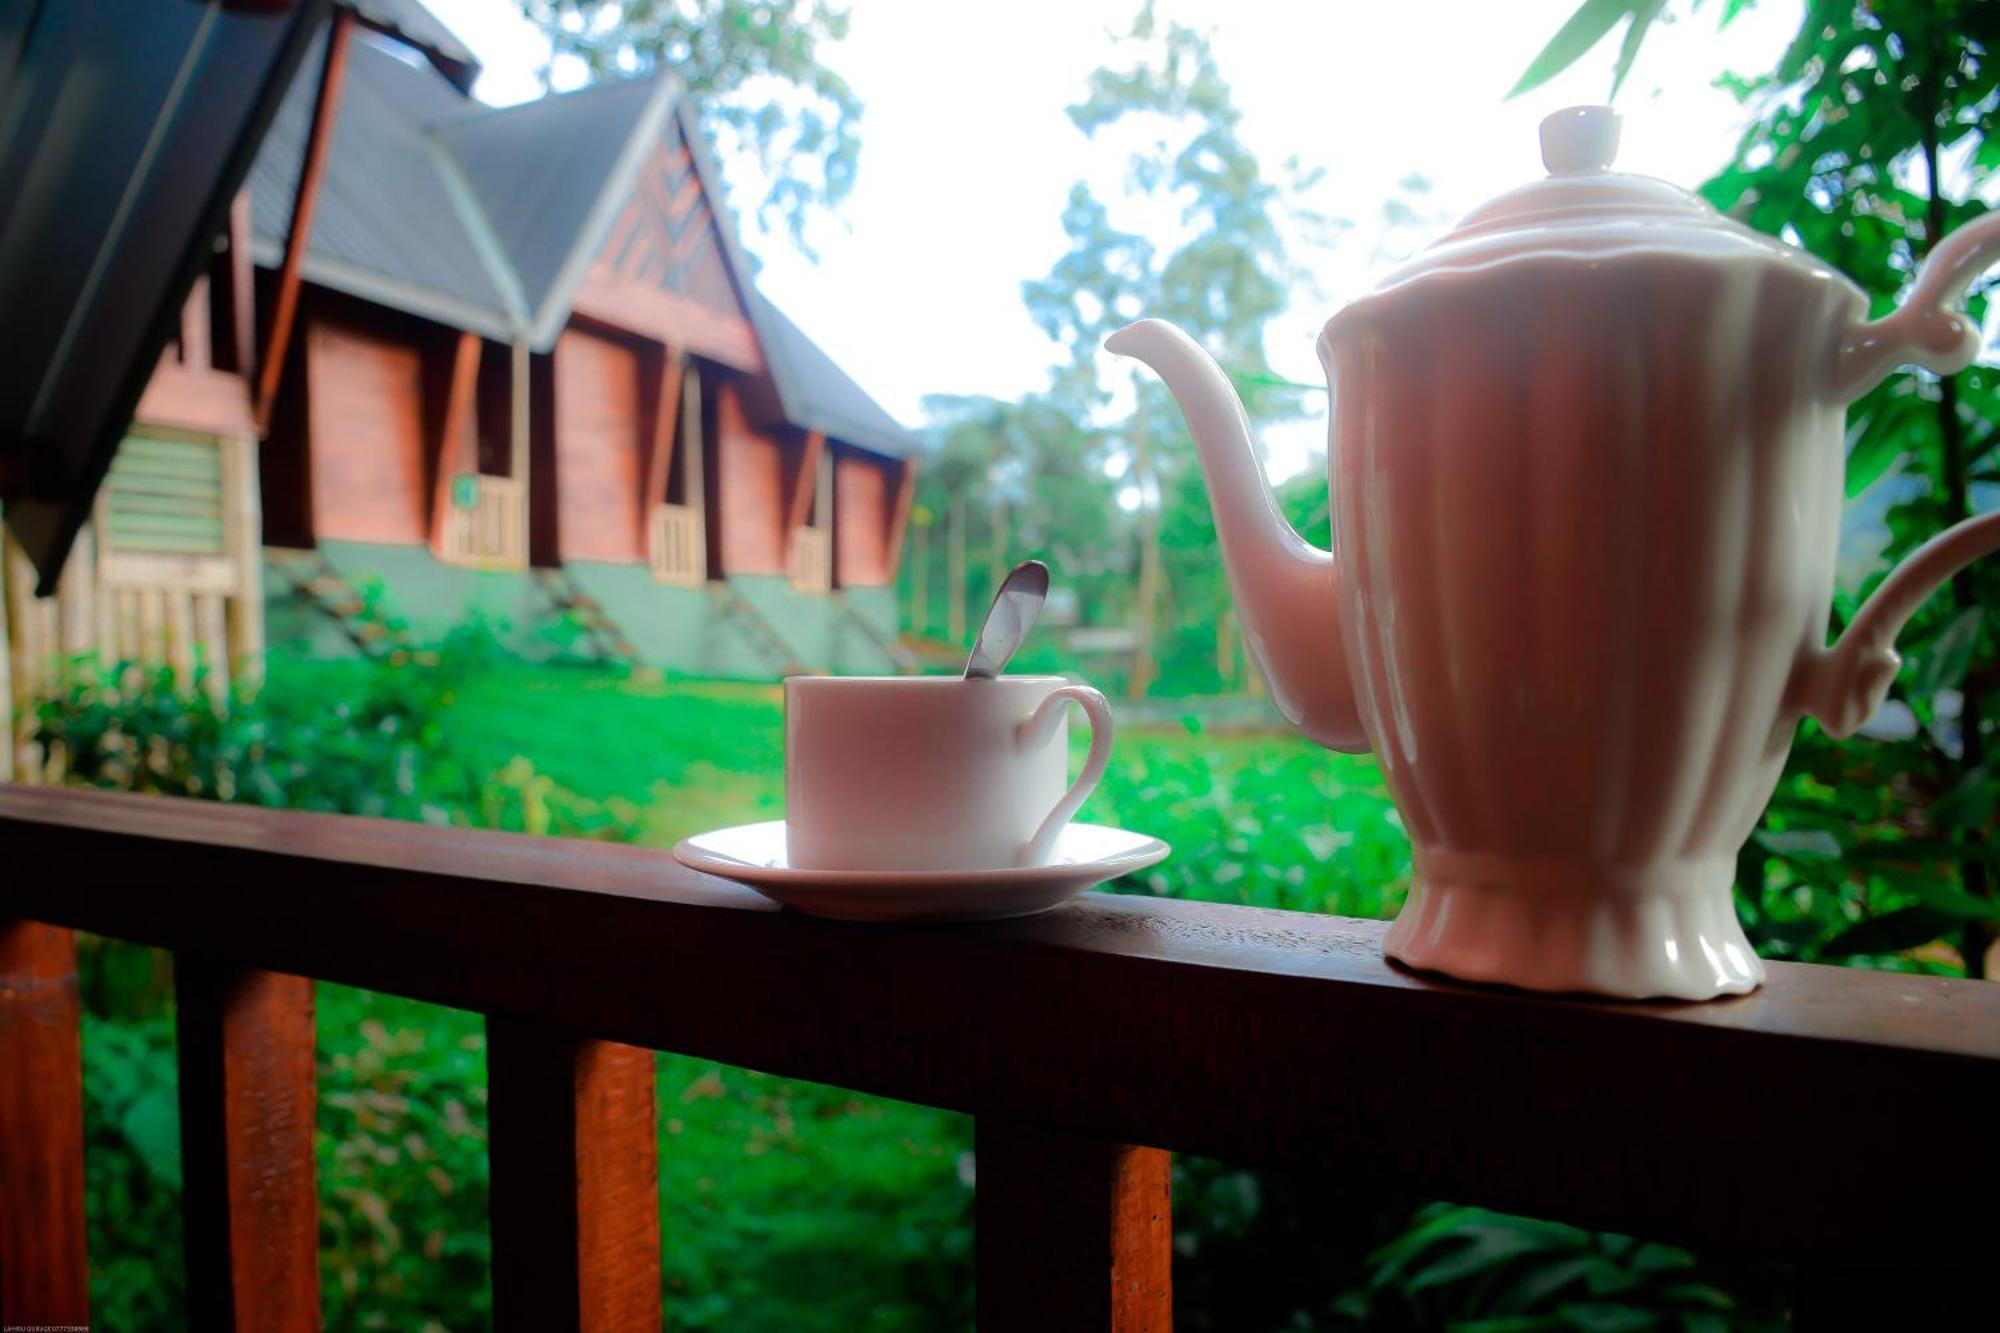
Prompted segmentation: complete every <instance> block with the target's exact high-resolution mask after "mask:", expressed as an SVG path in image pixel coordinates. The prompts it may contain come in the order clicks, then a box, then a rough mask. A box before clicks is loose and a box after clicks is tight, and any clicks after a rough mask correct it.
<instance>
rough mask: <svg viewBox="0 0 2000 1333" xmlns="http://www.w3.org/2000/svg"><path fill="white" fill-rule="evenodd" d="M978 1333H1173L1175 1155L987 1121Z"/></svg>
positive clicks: (978, 1193) (978, 1205)
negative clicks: (1171, 1198)
mask: <svg viewBox="0 0 2000 1333" xmlns="http://www.w3.org/2000/svg"><path fill="white" fill-rule="evenodd" d="M974 1148H975V1153H976V1162H977V1184H976V1186H975V1188H974V1192H973V1206H974V1210H975V1225H976V1227H977V1231H976V1234H975V1237H974V1245H975V1254H976V1259H977V1263H978V1304H979V1333H1071V1331H1072V1330H1074V1333H1106V1331H1107V1330H1110V1331H1115V1333H1169V1330H1171V1329H1172V1328H1173V1322H1174V1314H1173V1275H1172V1274H1173V1269H1172V1263H1173V1215H1172V1209H1171V1207H1170V1202H1169V1191H1170V1178H1171V1174H1172V1173H1171V1169H1170V1168H1171V1164H1172V1159H1171V1156H1170V1155H1169V1154H1167V1153H1165V1152H1162V1151H1160V1150H1159V1149H1157V1148H1133V1147H1127V1146H1124V1145H1122V1144H1115V1143H1107V1142H1104V1141H1102V1140H1099V1139H1095V1138H1091V1137H1088V1136H1085V1135H1080V1134H1076V1133H1073V1132H1068V1131H1063V1130H1058V1129H1051V1128H1048V1127H1045V1126H1037V1125H1030V1124H1027V1123H1025V1122H1021V1121H1015V1120H1005V1119H996V1118H994V1117H991V1116H982V1117H980V1119H979V1121H978V1124H977V1126H976V1129H975V1143H974Z"/></svg>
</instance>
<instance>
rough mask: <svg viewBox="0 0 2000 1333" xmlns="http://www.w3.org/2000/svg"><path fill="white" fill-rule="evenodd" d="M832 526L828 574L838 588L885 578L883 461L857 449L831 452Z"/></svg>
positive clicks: (887, 500) (886, 483)
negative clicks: (831, 559)
mask: <svg viewBox="0 0 2000 1333" xmlns="http://www.w3.org/2000/svg"><path fill="white" fill-rule="evenodd" d="M835 459H836V461H835V464H834V487H833V491H834V495H835V497H836V499H835V512H836V514H837V517H836V519H835V521H834V525H833V543H834V577H835V579H836V581H838V582H839V583H840V585H841V586H842V587H847V588H858V587H879V586H881V585H883V584H885V583H887V582H889V579H890V575H891V568H892V566H891V560H890V556H889V526H890V510H891V508H892V507H893V504H894V500H893V497H892V496H891V494H890V477H889V470H890V468H891V467H892V466H894V465H893V464H891V463H890V462H889V460H888V459H885V458H878V457H877V456H875V455H874V454H866V453H861V452H859V451H857V450H850V449H842V450H839V451H837V452H836V455H835Z"/></svg>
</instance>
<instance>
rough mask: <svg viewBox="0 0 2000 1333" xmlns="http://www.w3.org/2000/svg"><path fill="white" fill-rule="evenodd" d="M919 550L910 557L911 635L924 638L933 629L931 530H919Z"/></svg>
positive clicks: (923, 526)
mask: <svg viewBox="0 0 2000 1333" xmlns="http://www.w3.org/2000/svg"><path fill="white" fill-rule="evenodd" d="M916 537H917V540H916V547H917V549H916V550H915V551H914V552H913V553H912V554H911V557H910V633H912V634H914V635H916V636H917V637H919V638H922V637H923V636H924V635H925V634H927V633H929V632H930V627H931V529H930V525H929V524H928V523H926V524H922V525H920V526H919V527H918V528H917V534H916Z"/></svg>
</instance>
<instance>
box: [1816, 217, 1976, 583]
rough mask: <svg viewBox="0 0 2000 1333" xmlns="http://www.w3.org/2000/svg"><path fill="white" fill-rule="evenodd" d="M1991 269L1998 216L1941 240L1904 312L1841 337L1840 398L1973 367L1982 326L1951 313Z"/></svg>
mask: <svg viewBox="0 0 2000 1333" xmlns="http://www.w3.org/2000/svg"><path fill="white" fill-rule="evenodd" d="M1995 263H2000V212H1995V213H1988V214H1986V215H1984V216H1983V217H1979V218H1976V219H1974V220H1973V221H1971V222H1968V223H1966V224H1965V225H1964V226H1963V227H1960V228H1959V229H1958V230H1957V231H1955V232H1953V233H1952V234H1951V235H1949V236H1947V237H1945V238H1944V239H1943V240H1942V241H1939V242H1938V243H1937V247H1936V248H1935V249H1933V250H1932V251H1931V253H1930V256H1929V258H1927V259H1925V260H1924V266H1923V268H1921V269H1920V270H1918V272H1917V281H1916V285H1915V286H1914V287H1912V288H1911V289H1910V295H1909V297H1908V299H1906V300H1905V301H1904V302H1903V305H1902V308H1901V309H1899V310H1897V311H1895V312H1894V313H1893V314H1889V315H1885V316H1883V317H1882V318H1881V319H1878V320H1875V321H1873V322H1871V323H1867V324H1860V325H1857V326H1855V327H1854V328H1852V329H1849V330H1848V331H1847V333H1845V334H1844V335H1843V336H1842V337H1841V340H1840V348H1839V352H1838V354H1837V359H1836V362H1835V366H1834V375H1833V389H1834V393H1835V394H1836V395H1837V396H1838V398H1839V400H1840V401H1841V402H1843V403H1848V402H1853V401H1854V400H1855V399H1856V398H1859V397H1860V396H1861V395H1862V394H1864V393H1867V392H1868V391H1869V390H1870V389H1872V388H1874V387H1875V386H1876V385H1878V384H1880V383H1881V382H1882V380H1883V377H1885V376H1886V375H1888V373H1889V372H1890V371H1892V370H1894V369H1895V368H1896V367H1897V366H1903V365H1919V366H1922V367H1924V368H1925V369H1926V370H1934V371H1936V372H1937V373H1938V374H1940V375H1955V374H1957V373H1958V372H1959V371H1961V370H1964V369H1965V368H1966V367H1967V366H1969V365H1971V364H1972V358H1974V357H1975V356H1978V355H1979V326H1978V325H1977V324H1974V323H1973V322H1972V321H1971V320H1969V319H1967V318H1966V317H1965V315H1964V314H1963V313H1961V312H1959V311H1957V310H1953V309H1949V308H1948V307H1952V306H1956V305H1957V304H1958V302H1959V300H1960V298H1962V297H1963V296H1964V295H1965V289H1966V288H1968V287H1970V286H1971V285H1972V280H1973V279H1974V278H1977V277H1978V276H1979V275H1980V274H1982V273H1984V272H1985V271H1986V270H1987V269H1988V268H1990V267H1992V266H1993V265H1994V264H1995ZM1919 600H1922V599H1921V598H1920V599H1919Z"/></svg>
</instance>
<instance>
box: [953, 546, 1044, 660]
mask: <svg viewBox="0 0 2000 1333" xmlns="http://www.w3.org/2000/svg"><path fill="white" fill-rule="evenodd" d="M1048 595H1049V567H1048V566H1047V565H1045V564H1043V563H1042V562H1041V561H1039V560H1023V561H1022V562H1021V563H1020V564H1018V565H1016V566H1014V568H1013V569H1011V570H1009V571H1008V572H1007V577H1006V578H1004V579H1002V580H1001V581H1000V591H998V592H996V593H994V594H993V605H992V606H990V607H988V608H987V611H986V621H985V623H984V624H982V625H980V627H979V637H978V638H976V639H974V640H973V641H972V656H971V657H968V658H967V659H966V660H965V678H966V679H967V680H992V679H994V678H995V677H997V676H998V675H999V674H1000V673H1001V672H1002V671H1005V670H1006V669H1007V663H1008V661H1009V660H1010V659H1012V658H1013V656H1014V654H1015V653H1017V652H1019V651H1020V649H1021V640H1023V639H1025V638H1027V637H1028V631H1029V630H1031V629H1033V628H1034V627H1035V618H1036V617H1038V616H1040V615H1041V614H1042V603H1043V601H1045V600H1046V599H1047V598H1048Z"/></svg>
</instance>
